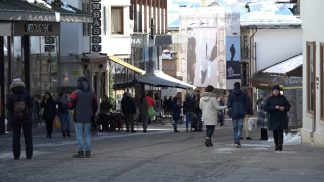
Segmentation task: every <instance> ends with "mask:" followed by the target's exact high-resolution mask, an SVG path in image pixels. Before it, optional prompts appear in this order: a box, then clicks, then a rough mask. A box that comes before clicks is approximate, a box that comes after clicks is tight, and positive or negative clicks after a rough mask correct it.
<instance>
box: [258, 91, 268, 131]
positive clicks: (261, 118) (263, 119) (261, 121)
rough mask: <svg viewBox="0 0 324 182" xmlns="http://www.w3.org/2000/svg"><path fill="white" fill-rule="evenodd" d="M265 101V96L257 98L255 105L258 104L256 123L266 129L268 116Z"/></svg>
mask: <svg viewBox="0 0 324 182" xmlns="http://www.w3.org/2000/svg"><path fill="white" fill-rule="evenodd" d="M266 101H267V97H262V98H260V99H258V100H257V103H256V104H257V105H258V106H259V110H258V120H257V125H258V127H260V128H264V129H267V128H268V118H267V117H268V116H267V112H266V111H265V103H266Z"/></svg>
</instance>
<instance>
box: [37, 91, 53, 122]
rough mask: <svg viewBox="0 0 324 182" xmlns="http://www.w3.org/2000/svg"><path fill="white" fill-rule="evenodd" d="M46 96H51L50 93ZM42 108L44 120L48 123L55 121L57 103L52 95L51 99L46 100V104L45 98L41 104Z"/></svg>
mask: <svg viewBox="0 0 324 182" xmlns="http://www.w3.org/2000/svg"><path fill="white" fill-rule="evenodd" d="M45 94H49V93H45ZM49 95H50V94H49ZM41 108H44V111H43V119H44V120H46V121H54V118H55V115H56V103H55V101H54V100H53V98H52V96H51V95H50V97H49V99H47V100H46V102H45V97H44V98H43V100H42V102H41Z"/></svg>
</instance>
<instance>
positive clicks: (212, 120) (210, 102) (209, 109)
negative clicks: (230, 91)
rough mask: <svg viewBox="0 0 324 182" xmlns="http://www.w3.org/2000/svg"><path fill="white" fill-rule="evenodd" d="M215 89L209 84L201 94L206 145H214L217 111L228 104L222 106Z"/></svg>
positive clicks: (200, 104) (223, 108)
mask: <svg viewBox="0 0 324 182" xmlns="http://www.w3.org/2000/svg"><path fill="white" fill-rule="evenodd" d="M213 91H214V87H213V86H211V85H208V86H207V88H206V91H205V92H204V93H203V94H202V95H201V98H200V103H199V106H200V109H201V110H202V120H203V121H204V124H205V126H206V141H205V144H206V147H212V146H213V143H212V141H211V138H212V136H213V133H214V130H215V126H216V124H217V112H218V111H219V110H225V109H226V108H227V106H220V105H219V104H218V102H217V100H216V95H215V94H214V93H213Z"/></svg>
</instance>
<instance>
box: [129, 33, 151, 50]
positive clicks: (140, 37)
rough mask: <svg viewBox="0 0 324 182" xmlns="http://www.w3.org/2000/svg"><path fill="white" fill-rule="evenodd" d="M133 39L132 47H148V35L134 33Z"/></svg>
mask: <svg viewBox="0 0 324 182" xmlns="http://www.w3.org/2000/svg"><path fill="white" fill-rule="evenodd" d="M131 41H132V45H131V46H132V47H138V48H142V47H146V46H147V45H148V43H147V41H148V38H147V35H145V34H133V35H132V37H131Z"/></svg>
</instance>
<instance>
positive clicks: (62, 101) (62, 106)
mask: <svg viewBox="0 0 324 182" xmlns="http://www.w3.org/2000/svg"><path fill="white" fill-rule="evenodd" d="M68 103H69V100H68V98H67V97H66V96H62V97H59V98H58V99H57V100H56V104H57V112H58V113H62V114H66V113H69V106H68Z"/></svg>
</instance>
